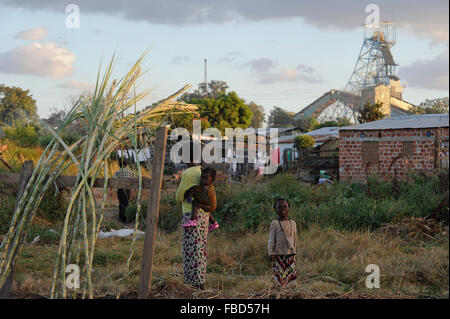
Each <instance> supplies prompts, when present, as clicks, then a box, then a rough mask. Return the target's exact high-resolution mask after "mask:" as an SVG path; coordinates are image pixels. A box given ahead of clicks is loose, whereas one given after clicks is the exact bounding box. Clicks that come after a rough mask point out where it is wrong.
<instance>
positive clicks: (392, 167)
mask: <svg viewBox="0 0 450 319" xmlns="http://www.w3.org/2000/svg"><path fill="white" fill-rule="evenodd" d="M448 128H449V116H448V114H430V115H408V116H397V117H393V118H388V119H384V120H380V121H374V122H369V123H365V124H359V125H354V126H348V127H342V128H340V130H339V178H340V180H341V181H349V180H351V181H355V182H364V181H366V180H367V178H368V176H371V175H377V176H379V177H380V178H382V179H390V178H392V176H394V175H397V176H400V177H402V176H405V175H406V173H407V172H408V170H420V171H425V172H432V171H434V170H435V169H438V168H442V167H447V168H448V160H449V134H448Z"/></svg>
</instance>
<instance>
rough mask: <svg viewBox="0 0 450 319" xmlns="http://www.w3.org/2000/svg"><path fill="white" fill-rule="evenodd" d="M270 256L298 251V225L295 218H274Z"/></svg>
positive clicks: (269, 243) (269, 246) (271, 227)
mask: <svg viewBox="0 0 450 319" xmlns="http://www.w3.org/2000/svg"><path fill="white" fill-rule="evenodd" d="M267 248H268V252H269V256H272V255H295V254H296V253H297V225H296V223H295V222H294V221H293V220H286V221H279V220H274V221H273V222H272V223H271V224H270V228H269V240H268V243H267Z"/></svg>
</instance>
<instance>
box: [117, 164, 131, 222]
mask: <svg viewBox="0 0 450 319" xmlns="http://www.w3.org/2000/svg"><path fill="white" fill-rule="evenodd" d="M126 166H127V162H126V161H124V160H123V159H119V170H118V171H117V172H116V173H115V174H114V177H115V178H134V177H135V176H134V175H133V172H132V171H131V170H129V169H128V168H127V167H126ZM130 196H131V192H130V190H129V189H118V190H117V198H118V199H119V220H120V221H121V222H123V223H125V222H126V216H125V209H126V208H127V207H128V204H129V203H130Z"/></svg>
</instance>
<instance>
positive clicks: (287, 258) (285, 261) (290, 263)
mask: <svg viewBox="0 0 450 319" xmlns="http://www.w3.org/2000/svg"><path fill="white" fill-rule="evenodd" d="M273 271H274V275H275V283H277V284H278V285H281V286H285V285H287V284H288V283H290V282H292V281H294V280H296V279H297V270H296V269H295V255H279V256H275V261H274V262H273Z"/></svg>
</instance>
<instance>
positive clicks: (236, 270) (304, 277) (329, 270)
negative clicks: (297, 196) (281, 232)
mask: <svg viewBox="0 0 450 319" xmlns="http://www.w3.org/2000/svg"><path fill="white" fill-rule="evenodd" d="M180 236H181V235H180V233H179V232H178V233H174V234H170V235H165V234H159V236H158V244H157V248H156V261H155V270H154V276H153V278H154V280H153V295H154V297H155V298H448V290H449V279H448V272H449V247H448V240H445V239H443V240H441V241H435V242H428V243H423V242H411V241H409V242H408V241H405V240H403V239H400V238H393V237H388V236H387V235H385V234H379V233H372V232H357V231H355V232H337V231H335V230H332V229H322V228H319V227H311V228H309V229H308V230H303V231H302V232H300V234H299V248H300V252H299V255H298V259H297V268H298V272H299V280H298V282H297V283H295V284H293V285H291V286H289V287H287V288H286V289H285V290H284V291H282V292H280V291H277V290H276V289H275V288H274V287H272V271H271V262H270V261H269V260H268V258H267V256H266V240H267V236H266V234H265V233H261V232H258V233H248V234H245V235H241V236H238V235H235V236H234V237H231V236H230V235H228V234H225V233H221V232H220V231H217V232H215V233H212V234H210V236H209V241H208V274H207V288H208V289H207V290H206V291H203V292H202V291H198V290H195V289H193V288H190V287H187V286H185V285H184V284H183V270H182V262H181V243H180ZM129 244H130V239H129V238H114V239H100V240H99V242H98V249H97V250H96V255H95V258H94V278H93V279H94V285H95V286H94V295H95V297H97V298H112V297H113V296H115V294H116V293H117V292H118V290H119V287H120V286H121V285H125V287H124V288H125V289H124V291H125V294H124V295H123V297H124V298H134V297H135V295H136V287H137V286H138V281H139V270H140V257H141V255H140V254H141V251H142V244H143V241H142V239H140V240H138V243H137V249H136V252H137V254H136V255H135V256H134V257H133V259H132V263H131V267H130V270H131V273H130V276H129V278H128V279H127V282H126V283H123V282H121V281H120V278H122V272H123V268H122V267H123V265H124V264H125V261H126V258H127V253H128V249H129ZM56 252H57V247H56V246H51V245H49V246H38V247H36V246H26V247H24V250H23V253H22V257H21V258H20V260H19V268H18V273H17V283H16V293H17V294H18V295H19V296H22V297H23V296H37V295H41V296H48V294H49V289H50V286H51V272H52V266H53V261H54V259H55V257H56ZM369 264H377V265H379V266H380V270H381V288H380V289H367V288H365V278H366V276H367V274H366V273H365V268H366V266H367V265H369Z"/></svg>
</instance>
